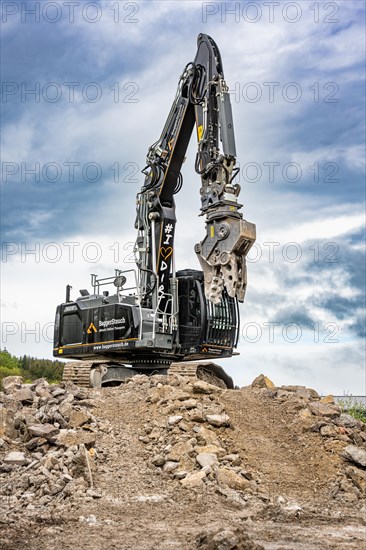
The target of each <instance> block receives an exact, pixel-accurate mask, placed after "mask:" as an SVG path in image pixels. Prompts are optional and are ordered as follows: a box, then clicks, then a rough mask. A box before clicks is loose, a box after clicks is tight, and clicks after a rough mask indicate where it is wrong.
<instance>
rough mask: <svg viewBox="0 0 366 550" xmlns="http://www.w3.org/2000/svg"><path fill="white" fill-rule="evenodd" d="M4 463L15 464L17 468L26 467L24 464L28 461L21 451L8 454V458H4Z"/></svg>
mask: <svg viewBox="0 0 366 550" xmlns="http://www.w3.org/2000/svg"><path fill="white" fill-rule="evenodd" d="M4 462H5V463H6V464H14V465H16V466H24V464H27V459H26V456H25V454H24V453H22V452H20V451H12V452H11V453H8V454H7V455H6V457H5V458H4Z"/></svg>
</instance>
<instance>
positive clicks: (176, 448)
mask: <svg viewBox="0 0 366 550" xmlns="http://www.w3.org/2000/svg"><path fill="white" fill-rule="evenodd" d="M193 454H194V450H193V446H192V444H191V443H189V442H188V441H178V443H176V444H175V445H173V447H172V448H171V450H170V452H169V453H168V455H167V460H171V461H173V462H179V461H180V459H181V458H182V457H183V456H185V455H188V456H192V455H193Z"/></svg>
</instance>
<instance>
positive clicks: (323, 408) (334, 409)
mask: <svg viewBox="0 0 366 550" xmlns="http://www.w3.org/2000/svg"><path fill="white" fill-rule="evenodd" d="M308 407H309V410H310V412H312V413H313V414H315V415H316V416H327V417H329V418H337V417H338V416H340V414H341V408H340V407H338V405H331V404H329V403H321V401H314V402H310V403H309V404H308Z"/></svg>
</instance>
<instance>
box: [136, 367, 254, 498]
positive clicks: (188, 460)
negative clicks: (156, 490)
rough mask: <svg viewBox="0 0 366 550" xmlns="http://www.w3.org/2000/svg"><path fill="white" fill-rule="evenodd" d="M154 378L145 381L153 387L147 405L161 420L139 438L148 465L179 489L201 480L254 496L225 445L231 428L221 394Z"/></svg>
mask: <svg viewBox="0 0 366 550" xmlns="http://www.w3.org/2000/svg"><path fill="white" fill-rule="evenodd" d="M153 378H154V379H155V380H150V381H149V380H146V381H145V382H146V383H147V384H148V383H149V382H150V384H151V383H152V384H153V386H152V388H151V389H150V390H149V391H148V395H147V397H146V402H147V403H149V404H151V405H152V406H153V407H155V408H156V409H159V410H160V411H161V414H162V417H161V419H159V420H158V419H156V418H155V420H154V421H153V423H152V424H151V423H149V424H145V425H144V426H143V430H142V435H140V436H139V440H140V441H142V442H143V443H145V444H146V448H147V450H148V451H149V453H150V454H151V455H152V456H151V463H152V464H153V465H155V466H156V467H157V468H160V469H161V470H162V472H164V473H166V474H169V475H170V476H171V477H172V478H174V479H176V480H178V481H179V482H180V484H181V485H182V486H183V487H187V488H191V489H193V488H200V487H203V484H204V482H205V483H206V484H207V483H215V484H216V485H217V484H218V485H219V486H222V487H229V488H231V489H236V490H239V491H243V492H245V493H246V494H252V493H254V492H257V490H258V487H257V483H256V481H255V480H254V479H253V474H252V473H251V472H249V471H247V470H246V469H245V468H244V465H243V461H242V457H241V456H240V454H239V453H238V451H237V449H235V447H234V448H232V447H231V446H230V444H228V441H227V437H226V436H227V434H226V432H228V431H230V429H231V427H232V426H231V420H230V417H229V416H228V415H227V414H226V412H225V408H224V406H223V404H222V402H221V401H220V395H221V394H222V392H223V391H224V390H222V389H221V388H219V387H217V386H214V385H211V384H209V383H207V382H204V381H202V380H197V381H195V382H193V383H190V382H187V380H186V379H185V378H184V377H180V376H174V377H169V378H168V379H167V378H166V377H159V379H157V377H153ZM132 383H135V381H132Z"/></svg>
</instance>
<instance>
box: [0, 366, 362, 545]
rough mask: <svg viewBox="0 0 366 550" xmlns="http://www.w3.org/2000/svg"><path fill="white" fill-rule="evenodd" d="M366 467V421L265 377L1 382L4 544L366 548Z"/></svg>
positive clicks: (310, 393)
mask: <svg viewBox="0 0 366 550" xmlns="http://www.w3.org/2000/svg"><path fill="white" fill-rule="evenodd" d="M365 468H366V427H365V424H363V423H361V422H359V421H357V420H355V419H354V418H352V417H350V416H348V415H345V414H341V410H340V408H339V407H338V406H337V405H335V404H334V402H333V399H332V397H331V396H328V397H327V398H323V399H321V398H320V397H319V396H318V394H317V393H316V392H315V391H314V390H310V389H308V388H305V387H300V386H288V387H281V388H276V387H274V385H273V384H272V383H271V382H270V381H269V380H268V379H267V378H266V377H264V376H261V377H258V378H257V379H256V380H255V381H254V383H253V385H252V386H250V387H246V388H242V389H240V390H224V389H221V388H218V387H215V386H212V385H210V384H209V383H207V382H205V381H202V380H199V381H195V382H194V381H192V380H189V379H186V378H184V377H180V376H169V377H165V376H158V375H157V376H152V377H150V378H148V377H146V376H136V377H134V378H133V379H131V380H129V381H127V382H125V383H124V384H123V385H121V386H120V387H118V388H104V389H99V390H95V389H90V390H85V389H80V388H78V387H77V386H74V385H72V384H60V385H48V384H47V382H46V381H45V380H39V381H35V382H34V383H32V384H31V385H28V384H22V381H21V379H19V378H18V377H9V378H8V379H5V381H4V393H1V394H0V498H1V502H2V509H3V510H4V511H5V513H4V514H3V515H2V517H1V519H0V538H1V540H2V547H4V548H19V549H22V548H26V547H27V548H28V549H32V548H38V549H51V548H54V547H56V546H60V547H62V548H74V547H75V544H79V542H80V541H82V542H83V544H84V545H86V546H88V547H89V548H98V549H99V548H118V549H121V548H122V549H130V548H136V549H145V548H146V549H153V548H156V549H173V548H174V549H175V548H176V549H178V548H179V549H193V548H196V549H200V550H211V549H212V550H213V549H215V550H235V549H237V550H241V549H244V548H245V549H248V550H250V549H253V550H254V549H259V548H266V549H275V548H277V549H279V548H281V549H282V548H283V549H285V548H294V547H295V546H296V548H300V549H301V548H322V549H323V548H342V549H343V548H359V547H360V544H362V541H363V536H364V520H363V514H364V513H365V506H364V500H363V499H364V496H365Z"/></svg>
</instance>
